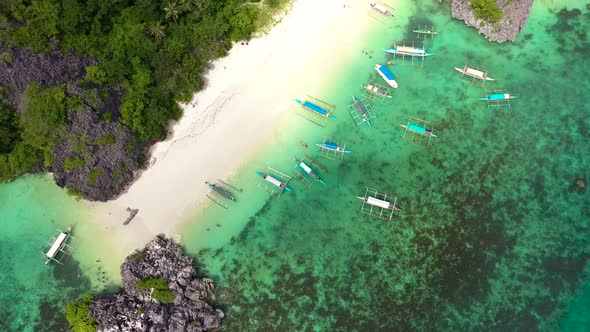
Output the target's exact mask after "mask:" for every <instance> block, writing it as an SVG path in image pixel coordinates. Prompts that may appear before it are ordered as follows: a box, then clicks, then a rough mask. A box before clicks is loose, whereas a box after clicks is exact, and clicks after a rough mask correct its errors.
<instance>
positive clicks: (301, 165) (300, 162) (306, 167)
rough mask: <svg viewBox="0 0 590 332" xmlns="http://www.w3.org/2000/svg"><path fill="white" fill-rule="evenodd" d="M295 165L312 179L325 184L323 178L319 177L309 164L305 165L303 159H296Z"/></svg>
mask: <svg viewBox="0 0 590 332" xmlns="http://www.w3.org/2000/svg"><path fill="white" fill-rule="evenodd" d="M297 167H299V168H301V169H302V170H303V171H304V172H305V173H307V175H309V176H311V177H312V178H313V179H314V180H316V181H319V182H320V183H322V184H326V183H325V182H324V180H322V179H321V178H320V176H319V175H318V173H316V172H315V171H314V170H313V169H311V167H309V165H307V164H306V163H305V162H304V161H303V159H300V160H297Z"/></svg>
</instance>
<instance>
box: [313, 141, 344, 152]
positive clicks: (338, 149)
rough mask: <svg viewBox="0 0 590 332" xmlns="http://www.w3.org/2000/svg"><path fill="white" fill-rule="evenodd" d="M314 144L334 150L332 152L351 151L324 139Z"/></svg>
mask: <svg viewBox="0 0 590 332" xmlns="http://www.w3.org/2000/svg"><path fill="white" fill-rule="evenodd" d="M316 145H317V146H319V147H320V148H322V149H325V150H329V151H334V152H339V153H351V152H352V151H350V150H349V149H347V148H345V147H342V146H340V145H338V143H336V142H332V141H325V142H324V143H316Z"/></svg>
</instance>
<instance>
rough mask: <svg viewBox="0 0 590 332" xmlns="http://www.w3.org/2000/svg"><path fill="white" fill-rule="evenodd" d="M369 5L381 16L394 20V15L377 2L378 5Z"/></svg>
mask: <svg viewBox="0 0 590 332" xmlns="http://www.w3.org/2000/svg"><path fill="white" fill-rule="evenodd" d="M369 5H370V6H371V8H373V9H374V10H375V11H377V12H378V13H379V14H381V15H383V16H387V17H391V18H393V13H392V12H391V10H389V9H388V8H387V7H386V6H385V5H383V4H380V3H377V2H376V3H370V4H369Z"/></svg>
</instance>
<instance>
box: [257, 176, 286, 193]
mask: <svg viewBox="0 0 590 332" xmlns="http://www.w3.org/2000/svg"><path fill="white" fill-rule="evenodd" d="M256 174H257V175H258V176H260V177H261V178H263V179H264V180H266V181H267V182H269V183H270V184H272V185H273V186H275V187H277V188H279V189H281V190H285V191H288V192H291V191H293V190H292V189H291V188H289V187H287V184H286V183H285V182H283V181H281V180H279V179H277V178H274V177H272V176H271V175H269V174H264V173H262V172H256Z"/></svg>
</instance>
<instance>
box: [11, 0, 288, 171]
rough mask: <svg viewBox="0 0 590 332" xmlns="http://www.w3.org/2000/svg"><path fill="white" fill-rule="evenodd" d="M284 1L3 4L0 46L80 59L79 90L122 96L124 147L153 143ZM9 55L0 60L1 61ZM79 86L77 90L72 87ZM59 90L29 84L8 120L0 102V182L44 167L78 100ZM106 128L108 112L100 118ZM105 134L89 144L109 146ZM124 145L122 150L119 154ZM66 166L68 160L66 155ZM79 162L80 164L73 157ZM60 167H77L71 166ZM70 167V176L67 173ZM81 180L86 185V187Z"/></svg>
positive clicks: (27, 0)
mask: <svg viewBox="0 0 590 332" xmlns="http://www.w3.org/2000/svg"><path fill="white" fill-rule="evenodd" d="M289 2H290V0H266V1H254V2H251V1H247V0H226V1H215V0H4V1H1V2H0V42H1V43H2V44H4V45H5V46H7V47H11V48H15V47H20V48H28V49H30V50H32V51H33V52H43V53H50V52H52V51H53V50H55V49H58V50H59V51H61V52H72V53H74V54H77V55H80V56H82V55H84V56H90V57H93V58H95V59H97V60H98V63H97V64H96V65H91V66H86V67H85V76H84V77H83V78H81V79H82V80H83V82H82V83H84V82H86V83H84V84H82V86H83V87H85V88H86V89H89V90H92V89H95V90H94V91H93V92H94V93H95V94H96V89H100V91H110V90H115V89H116V90H117V91H123V95H122V98H121V104H120V110H119V111H120V115H121V116H120V119H119V118H118V121H119V122H120V123H121V124H123V125H125V126H127V127H128V128H129V129H130V130H131V131H132V133H133V135H134V140H133V143H130V144H128V146H127V150H128V152H130V151H133V152H137V153H139V152H141V151H145V150H144V149H137V148H136V147H135V146H134V145H142V144H146V143H147V142H151V141H159V140H163V139H164V138H165V136H166V133H167V132H166V127H167V125H168V123H169V121H170V120H174V119H178V118H179V117H180V116H181V113H182V111H181V109H180V107H179V106H178V104H177V102H187V101H189V100H190V99H191V98H192V95H193V93H194V92H195V91H198V90H200V89H202V88H203V86H204V81H203V74H204V72H205V71H206V70H207V69H208V66H209V64H210V62H211V61H212V60H214V59H216V58H219V57H222V56H224V55H226V54H227V52H228V51H229V49H230V48H231V42H232V41H238V40H243V39H249V38H251V36H252V34H253V33H254V32H255V31H257V29H258V30H260V29H262V28H263V27H264V26H268V25H269V24H271V23H272V18H274V14H275V13H277V11H278V10H280V9H281V8H283V7H285V6H286V5H287V4H288V3H289ZM11 61H13V57H12V55H11V54H10V53H2V54H0V62H11ZM78 83H80V81H78V82H77V84H78ZM67 91H70V90H68V89H66V86H65V85H63V86H56V87H46V86H41V85H40V84H37V83H32V84H30V86H29V87H28V88H27V90H26V92H25V94H24V97H23V98H24V100H25V101H26V107H25V109H24V111H23V112H22V114H21V116H20V117H18V116H15V114H16V113H15V110H14V109H12V108H11V107H10V106H8V105H9V103H7V101H6V100H5V98H4V97H3V98H2V100H0V120H2V121H1V122H0V143H1V144H2V145H1V147H0V180H3V181H8V180H10V179H12V178H14V177H15V176H18V175H20V174H22V173H24V172H27V171H29V170H30V169H31V168H32V167H33V166H35V165H39V166H44V167H46V168H48V169H50V168H51V167H52V166H53V160H52V158H51V151H52V150H53V148H54V146H55V143H56V141H57V140H59V139H63V138H64V137H65V136H64V135H62V134H63V132H64V130H67V125H68V114H69V112H71V111H73V110H75V109H76V108H77V106H78V105H79V104H80V102H81V101H82V100H81V99H80V97H78V96H74V95H70V94H69V93H68V92H67ZM100 115H101V117H102V118H103V119H104V121H105V122H107V123H108V122H111V113H108V112H107V113H103V114H100ZM111 137H112V136H109V137H104V138H103V140H100V141H98V142H93V143H96V144H114V140H113V139H112V138H114V137H112V138H111ZM129 145H131V146H129ZM72 158H74V157H72ZM82 159H86V158H82ZM67 165H68V168H69V169H70V170H71V169H73V168H75V167H83V166H84V165H81V163H80V159H74V160H69V161H68V163H67ZM72 167H73V168H72ZM89 180H90V179H89Z"/></svg>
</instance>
